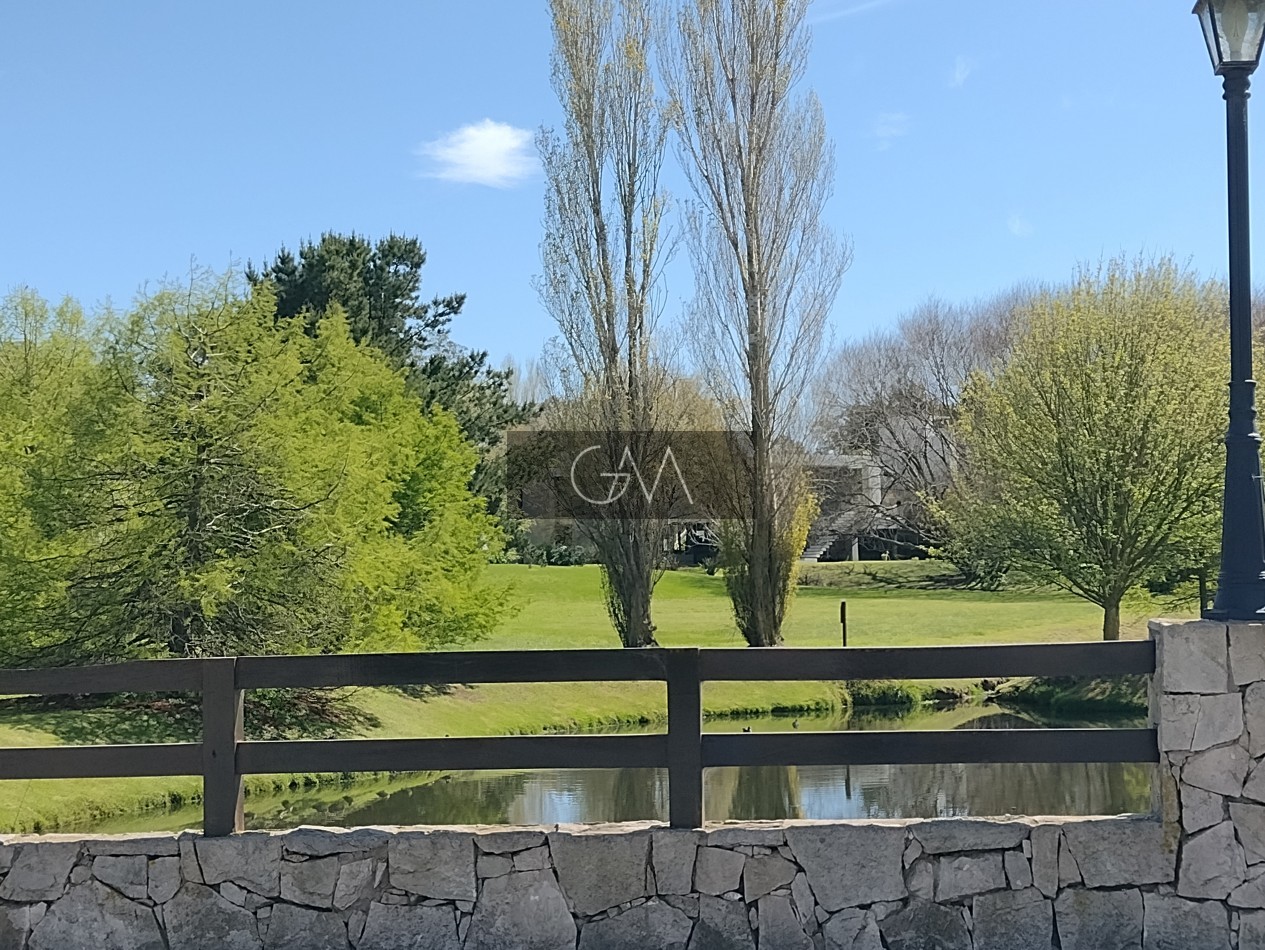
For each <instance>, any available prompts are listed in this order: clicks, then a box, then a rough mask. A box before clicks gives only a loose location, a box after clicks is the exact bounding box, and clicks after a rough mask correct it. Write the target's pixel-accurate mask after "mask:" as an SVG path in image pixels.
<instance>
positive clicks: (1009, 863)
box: [1002, 851, 1032, 891]
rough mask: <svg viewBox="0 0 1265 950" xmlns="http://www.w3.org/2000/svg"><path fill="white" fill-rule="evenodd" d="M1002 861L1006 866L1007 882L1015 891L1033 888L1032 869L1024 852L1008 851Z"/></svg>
mask: <svg viewBox="0 0 1265 950" xmlns="http://www.w3.org/2000/svg"><path fill="white" fill-rule="evenodd" d="M1002 860H1003V861H1004V862H1005V865H1006V881H1007V882H1008V883H1009V884H1010V889H1011V890H1013V891H1021V890H1023V889H1024V888H1025V887H1031V886H1032V868H1031V867H1029V866H1028V859H1027V858H1025V857H1024V856H1023V852H1022V851H1007V852H1006V853H1005V854H1004V855H1003V858H1002Z"/></svg>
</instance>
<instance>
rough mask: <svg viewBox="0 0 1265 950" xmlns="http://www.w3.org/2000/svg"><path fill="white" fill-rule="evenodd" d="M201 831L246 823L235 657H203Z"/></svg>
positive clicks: (227, 830) (225, 831)
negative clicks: (239, 747)
mask: <svg viewBox="0 0 1265 950" xmlns="http://www.w3.org/2000/svg"><path fill="white" fill-rule="evenodd" d="M202 663H203V666H202V833H203V834H205V835H207V836H208V837H222V836H224V835H230V834H232V833H233V832H235V831H243V830H245V826H246V816H245V814H244V811H245V804H246V803H245V797H244V795H243V792H242V777H241V776H240V775H239V774H238V773H237V743H239V742H241V741H242V739H243V738H244V733H245V730H244V727H243V721H242V710H243V706H242V691H241V690H240V689H238V688H237V682H236V677H237V660H236V658H234V657H222V658H221V657H217V658H214V659H208V660H203V661H202Z"/></svg>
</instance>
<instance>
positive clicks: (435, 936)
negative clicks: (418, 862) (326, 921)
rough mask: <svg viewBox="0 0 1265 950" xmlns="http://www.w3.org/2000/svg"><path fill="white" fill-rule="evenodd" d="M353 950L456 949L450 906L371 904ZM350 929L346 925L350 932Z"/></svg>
mask: <svg viewBox="0 0 1265 950" xmlns="http://www.w3.org/2000/svg"><path fill="white" fill-rule="evenodd" d="M363 926H364V930H363V931H362V932H361V934H360V940H359V943H357V944H356V950H460V947H461V942H460V940H459V939H458V937H457V918H456V915H455V914H454V913H453V910H452V908H451V907H433V906H432V907H427V906H425V905H423V904H414V905H399V904H396V905H388V904H379V903H376V902H375V903H373V904H370V905H369V913H368V915H367V916H366V918H365V921H364V924H363ZM350 932H351V928H350V927H349V928H348V933H349V934H350Z"/></svg>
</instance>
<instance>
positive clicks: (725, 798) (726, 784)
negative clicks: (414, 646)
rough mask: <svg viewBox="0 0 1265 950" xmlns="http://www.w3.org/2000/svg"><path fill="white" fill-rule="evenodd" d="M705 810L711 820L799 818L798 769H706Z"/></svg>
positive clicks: (770, 766)
mask: <svg viewBox="0 0 1265 950" xmlns="http://www.w3.org/2000/svg"><path fill="white" fill-rule="evenodd" d="M706 774H707V779H706V785H705V788H704V796H705V805H706V814H707V816H708V818H709V819H711V820H713V821H726V820H733V821H758V820H760V819H775V818H779V819H780V818H801V817H803V815H802V809H801V807H800V802H801V797H800V787H799V770H798V769H796V768H795V767H793V766H791V767H786V766H779V765H757V766H748V767H747V768H741V769H738V768H724V769H709V770H708V771H707V773H706Z"/></svg>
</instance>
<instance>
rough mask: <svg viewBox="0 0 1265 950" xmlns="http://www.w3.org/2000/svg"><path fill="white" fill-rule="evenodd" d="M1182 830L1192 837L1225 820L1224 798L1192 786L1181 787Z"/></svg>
mask: <svg viewBox="0 0 1265 950" xmlns="http://www.w3.org/2000/svg"><path fill="white" fill-rule="evenodd" d="M1181 796H1182V828H1183V829H1185V831H1186V833H1187V834H1189V835H1193V834H1194V833H1195V832H1197V831H1203V830H1204V829H1205V828H1211V827H1212V826H1213V825H1218V824H1220V823H1221V822H1223V821H1225V819H1226V810H1225V797H1224V796H1223V795H1218V794H1217V793H1216V792H1207V791H1204V790H1203V789H1202V788H1195V786H1193V785H1183V786H1182V787H1181Z"/></svg>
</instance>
